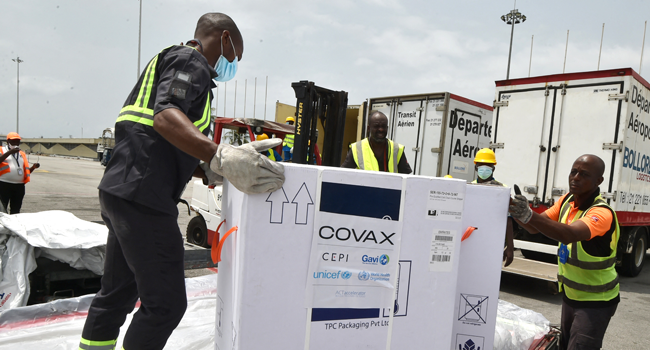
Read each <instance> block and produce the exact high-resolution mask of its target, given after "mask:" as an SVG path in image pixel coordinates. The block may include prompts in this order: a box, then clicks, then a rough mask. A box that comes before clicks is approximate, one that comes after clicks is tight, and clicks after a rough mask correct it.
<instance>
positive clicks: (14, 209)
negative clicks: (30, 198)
mask: <svg viewBox="0 0 650 350" xmlns="http://www.w3.org/2000/svg"><path fill="white" fill-rule="evenodd" d="M23 197H25V184H12V183H9V182H2V181H0V201H1V202H2V206H3V207H5V210H7V213H10V214H18V213H20V208H21V207H22V206H23Z"/></svg>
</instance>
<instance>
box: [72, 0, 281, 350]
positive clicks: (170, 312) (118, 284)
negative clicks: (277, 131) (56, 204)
mask: <svg viewBox="0 0 650 350" xmlns="http://www.w3.org/2000/svg"><path fill="white" fill-rule="evenodd" d="M243 50H244V42H243V39H242V35H241V34H240V32H239V29H238V28H237V25H235V22H234V21H233V20H232V19H231V18H230V17H228V16H227V15H225V14H222V13H208V14H205V15H203V16H202V17H201V18H200V19H199V21H198V23H197V26H196V31H195V33H194V39H192V40H190V41H188V42H187V45H184V46H183V45H174V46H170V47H167V48H165V49H164V50H162V51H161V52H160V53H158V54H157V55H156V56H154V58H153V59H152V60H151V61H149V63H148V64H147V66H146V68H145V70H144V72H143V73H142V75H141V76H140V78H139V79H138V82H137V83H136V85H135V87H134V88H133V90H132V91H131V93H130V94H129V95H128V97H127V99H126V102H125V103H124V106H123V107H122V110H121V111H120V113H119V116H118V118H117V121H116V123H115V148H114V149H113V156H112V157H111V160H110V161H109V162H108V164H107V166H106V170H105V172H104V176H103V178H102V180H101V182H100V184H99V202H100V205H101V214H102V219H103V220H104V222H105V223H106V226H107V227H108V239H107V243H106V260H105V265H104V276H103V277H102V282H101V289H100V291H99V292H98V293H97V294H96V295H95V298H94V299H93V301H92V304H91V305H90V308H89V310H88V317H87V319H86V324H85V326H84V329H83V332H82V339H81V343H80V344H79V349H84V350H99V349H102V350H104V349H106V350H108V349H114V348H115V346H116V343H117V337H118V335H119V330H120V327H121V326H122V324H123V323H124V321H125V319H126V316H127V314H128V313H130V312H131V311H132V310H133V309H134V308H135V305H136V302H137V301H138V299H140V303H141V305H140V308H139V310H138V311H137V312H136V313H135V314H134V315H133V321H132V322H131V324H130V326H129V328H128V330H127V332H126V334H125V335H124V341H123V349H126V350H135V349H163V347H164V346H165V343H166V342H167V339H168V338H169V336H170V335H171V333H172V331H173V330H174V328H176V326H177V325H178V323H179V322H180V320H181V318H182V317H183V314H184V312H185V309H186V307H187V298H186V294H185V280H184V270H183V267H184V263H183V255H184V251H183V236H182V234H181V232H180V230H179V227H178V223H177V219H178V209H177V204H178V202H179V200H180V197H181V194H182V193H183V189H184V187H185V185H186V184H187V182H188V181H189V180H190V179H191V178H192V176H196V177H202V178H204V179H206V180H207V181H208V184H215V183H217V182H218V181H223V177H225V178H227V179H228V180H229V181H230V183H232V184H233V185H234V186H235V187H236V188H237V189H239V190H240V191H242V192H245V193H262V192H270V191H275V190H277V189H279V188H280V187H281V186H282V183H283V182H284V168H283V167H282V165H281V164H279V163H276V162H273V161H271V160H269V159H268V158H267V157H264V156H263V155H261V154H260V153H259V152H261V151H264V150H267V149H269V148H273V147H277V146H278V145H280V144H281V143H282V140H280V139H270V140H264V141H254V142H251V143H248V144H246V145H243V146H240V147H233V146H231V145H227V144H219V145H217V144H216V143H214V142H212V141H211V140H210V139H209V138H208V137H207V135H208V132H209V130H210V122H211V115H210V105H211V100H212V98H213V96H212V92H211V90H212V88H213V87H215V85H214V83H213V82H212V80H213V79H214V80H216V81H228V80H229V79H232V78H233V77H234V75H235V73H236V72H237V62H238V61H241V59H242V53H243ZM200 160H202V161H204V162H205V163H201V164H199V163H200Z"/></svg>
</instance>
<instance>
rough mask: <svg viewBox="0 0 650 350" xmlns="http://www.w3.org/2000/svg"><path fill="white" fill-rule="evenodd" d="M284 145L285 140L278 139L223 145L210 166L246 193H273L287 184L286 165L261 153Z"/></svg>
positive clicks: (218, 149)
mask: <svg viewBox="0 0 650 350" xmlns="http://www.w3.org/2000/svg"><path fill="white" fill-rule="evenodd" d="M280 144H282V139H278V138H273V139H268V140H262V141H253V142H251V143H247V144H245V145H243V146H239V147H233V146H231V145H227V144H220V145H219V148H217V153H215V154H214V156H213V157H212V160H211V161H210V169H212V171H214V172H215V173H217V174H219V175H221V176H223V177H225V178H226V179H228V181H230V183H232V184H233V185H234V186H235V187H236V188H237V189H238V190H240V191H242V192H244V193H248V194H253V193H264V192H273V191H275V190H278V189H280V188H281V187H282V184H283V183H284V166H282V164H280V163H277V162H274V161H272V160H270V159H269V158H268V157H265V156H263V155H262V154H260V153H259V152H262V151H266V150H268V149H269V148H273V147H277V146H279V145H280Z"/></svg>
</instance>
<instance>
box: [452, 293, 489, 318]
mask: <svg viewBox="0 0 650 350" xmlns="http://www.w3.org/2000/svg"><path fill="white" fill-rule="evenodd" d="M487 310H488V297H487V296H481V295H470V294H463V293H461V294H460V302H459V305H458V320H459V321H466V322H472V323H483V324H485V323H487V321H486V319H487Z"/></svg>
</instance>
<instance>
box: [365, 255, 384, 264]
mask: <svg viewBox="0 0 650 350" xmlns="http://www.w3.org/2000/svg"><path fill="white" fill-rule="evenodd" d="M389 261H390V258H389V257H388V255H386V254H382V255H380V256H368V255H364V256H362V257H361V262H363V263H364V264H367V265H377V264H382V265H386V264H388V262H389Z"/></svg>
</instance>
